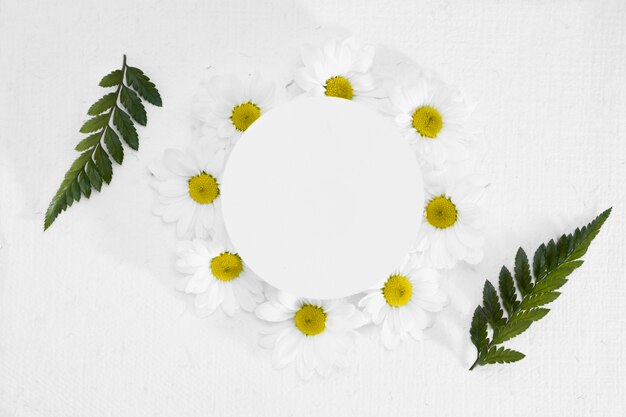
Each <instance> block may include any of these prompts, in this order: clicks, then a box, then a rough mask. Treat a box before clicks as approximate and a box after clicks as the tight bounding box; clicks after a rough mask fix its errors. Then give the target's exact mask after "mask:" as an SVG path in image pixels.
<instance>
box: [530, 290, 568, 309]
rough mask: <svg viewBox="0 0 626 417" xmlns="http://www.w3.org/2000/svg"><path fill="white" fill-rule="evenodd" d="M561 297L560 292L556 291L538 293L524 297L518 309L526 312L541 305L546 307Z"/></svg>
mask: <svg viewBox="0 0 626 417" xmlns="http://www.w3.org/2000/svg"><path fill="white" fill-rule="evenodd" d="M560 295H561V293H560V292H558V291H554V292H543V293H539V294H531V295H529V296H527V297H524V299H523V300H522V305H521V306H520V308H521V309H522V310H527V309H529V308H533V307H540V306H542V305H546V304H549V303H551V302H552V301H554V300H556V299H557V298H559V296H560Z"/></svg>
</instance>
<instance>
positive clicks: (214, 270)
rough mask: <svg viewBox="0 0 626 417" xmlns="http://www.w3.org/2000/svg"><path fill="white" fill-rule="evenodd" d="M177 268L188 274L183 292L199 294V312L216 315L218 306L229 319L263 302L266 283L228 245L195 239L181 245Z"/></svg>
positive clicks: (197, 297)
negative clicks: (239, 310)
mask: <svg viewBox="0 0 626 417" xmlns="http://www.w3.org/2000/svg"><path fill="white" fill-rule="evenodd" d="M177 253H178V260H177V261H176V269H177V270H178V271H179V272H182V273H183V274H185V281H186V282H185V284H184V285H183V287H182V289H183V291H185V292H186V293H188V294H196V311H197V312H198V314H199V315H201V316H207V315H209V314H212V313H213V312H214V311H215V310H216V309H217V308H218V307H221V308H222V311H224V313H226V314H227V315H228V316H232V315H233V314H234V313H235V310H237V309H238V308H240V307H241V308H242V309H243V310H245V311H250V312H251V311H254V308H255V307H256V306H257V304H258V303H259V302H261V301H263V284H262V283H261V281H260V280H259V279H258V278H257V276H256V275H255V274H254V273H253V272H252V271H251V270H250V269H249V268H248V266H247V265H246V264H245V263H244V262H243V260H242V259H241V257H240V256H239V255H238V254H237V253H236V252H235V251H234V250H233V249H232V248H231V247H230V246H229V245H228V246H224V245H222V244H220V243H216V242H214V241H211V242H206V241H204V240H199V239H195V240H193V241H186V242H181V243H180V244H179V247H178V251H177Z"/></svg>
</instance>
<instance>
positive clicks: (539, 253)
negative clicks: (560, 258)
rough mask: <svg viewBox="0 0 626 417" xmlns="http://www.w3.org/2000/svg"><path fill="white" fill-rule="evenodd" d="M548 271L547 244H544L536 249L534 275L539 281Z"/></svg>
mask: <svg viewBox="0 0 626 417" xmlns="http://www.w3.org/2000/svg"><path fill="white" fill-rule="evenodd" d="M545 271H546V245H544V244H542V245H541V246H539V247H538V248H537V250H536V251H535V256H534V257H533V275H534V277H535V281H538V280H539V279H540V278H541V277H542V275H543V274H544V273H545Z"/></svg>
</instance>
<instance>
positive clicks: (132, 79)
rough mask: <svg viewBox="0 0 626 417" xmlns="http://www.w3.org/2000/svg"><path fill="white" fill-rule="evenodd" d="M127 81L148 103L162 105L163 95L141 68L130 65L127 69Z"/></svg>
mask: <svg viewBox="0 0 626 417" xmlns="http://www.w3.org/2000/svg"><path fill="white" fill-rule="evenodd" d="M126 81H127V82H128V84H129V85H130V86H131V87H133V88H134V89H135V91H137V93H139V95H140V96H141V97H143V98H144V99H145V100H146V101H147V102H148V103H151V104H154V105H155V106H159V107H160V106H161V105H162V102H161V95H160V94H159V91H158V90H157V89H156V87H155V85H154V83H152V81H150V78H148V77H147V76H146V74H144V73H143V71H141V70H140V69H139V68H135V67H128V69H127V70H126Z"/></svg>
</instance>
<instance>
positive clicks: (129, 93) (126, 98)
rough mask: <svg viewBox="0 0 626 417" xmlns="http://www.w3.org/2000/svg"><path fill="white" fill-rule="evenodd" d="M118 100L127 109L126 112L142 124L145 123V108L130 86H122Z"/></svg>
mask: <svg viewBox="0 0 626 417" xmlns="http://www.w3.org/2000/svg"><path fill="white" fill-rule="evenodd" d="M120 101H121V102H122V104H123V105H124V107H126V109H127V110H128V113H130V115H131V116H132V117H133V119H135V120H136V121H137V123H139V124H140V125H142V126H145V125H146V122H147V121H148V120H147V116H146V109H145V108H144V107H143V104H141V99H139V97H138V96H137V94H136V93H135V92H134V91H133V90H131V89H130V88H128V87H126V86H124V87H122V93H121V95H120Z"/></svg>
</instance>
